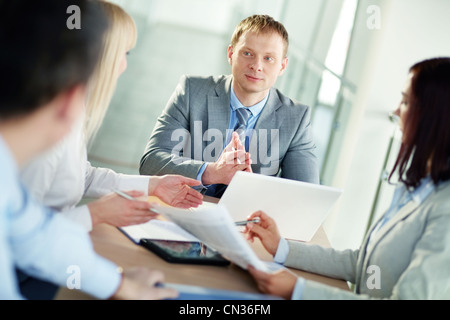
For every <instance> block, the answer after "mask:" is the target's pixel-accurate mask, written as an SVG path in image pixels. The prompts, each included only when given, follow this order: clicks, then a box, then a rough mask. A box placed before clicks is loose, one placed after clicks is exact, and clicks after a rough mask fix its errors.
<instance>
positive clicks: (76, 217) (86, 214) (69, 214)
mask: <svg viewBox="0 0 450 320" xmlns="http://www.w3.org/2000/svg"><path fill="white" fill-rule="evenodd" d="M61 214H62V215H63V216H64V217H66V218H68V219H69V220H71V221H74V222H77V223H79V224H80V225H82V226H83V227H84V228H85V229H86V230H87V231H92V217H91V212H90V211H89V208H88V206H87V205H86V204H85V205H81V206H78V207H76V208H73V209H70V210H67V211H62V212H61Z"/></svg>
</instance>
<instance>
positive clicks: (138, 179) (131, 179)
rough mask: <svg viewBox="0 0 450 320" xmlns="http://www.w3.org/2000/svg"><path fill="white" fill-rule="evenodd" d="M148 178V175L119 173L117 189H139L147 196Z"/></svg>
mask: <svg viewBox="0 0 450 320" xmlns="http://www.w3.org/2000/svg"><path fill="white" fill-rule="evenodd" d="M150 179H151V177H150V176H138V175H128V174H121V175H120V179H119V186H118V187H119V190H123V191H131V190H135V191H141V192H144V194H145V195H146V196H148V184H149V182H150Z"/></svg>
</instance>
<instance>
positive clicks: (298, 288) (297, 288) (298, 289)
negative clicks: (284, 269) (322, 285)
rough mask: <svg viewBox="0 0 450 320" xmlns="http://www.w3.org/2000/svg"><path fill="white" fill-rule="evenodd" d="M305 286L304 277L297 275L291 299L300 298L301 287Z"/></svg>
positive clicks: (301, 293)
mask: <svg viewBox="0 0 450 320" xmlns="http://www.w3.org/2000/svg"><path fill="white" fill-rule="evenodd" d="M304 287H305V279H304V278H301V277H298V278H297V282H296V283H295V287H294V291H293V292H292V296H291V299H292V300H301V299H302V295H303V288H304Z"/></svg>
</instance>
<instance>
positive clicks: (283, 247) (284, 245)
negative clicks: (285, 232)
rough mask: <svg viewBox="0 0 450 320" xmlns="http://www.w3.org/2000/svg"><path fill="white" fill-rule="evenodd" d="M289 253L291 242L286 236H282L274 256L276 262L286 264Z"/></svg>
mask: <svg viewBox="0 0 450 320" xmlns="http://www.w3.org/2000/svg"><path fill="white" fill-rule="evenodd" d="M288 255H289V244H288V242H287V240H286V239H285V238H281V239H280V243H279V244H278V248H277V252H276V253H275V256H274V257H273V260H274V261H275V262H276V263H280V264H284V262H285V261H286V259H287V257H288Z"/></svg>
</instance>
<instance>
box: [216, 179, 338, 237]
mask: <svg viewBox="0 0 450 320" xmlns="http://www.w3.org/2000/svg"><path fill="white" fill-rule="evenodd" d="M341 194H342V190H340V189H336V188H332V187H327V186H323V185H318V184H312V183H306V182H300V181H295V180H289V179H284V178H279V177H271V176H264V175H261V174H256V173H249V172H243V171H239V172H237V173H236V174H235V175H234V177H233V179H232V180H231V183H230V184H229V186H228V188H227V189H226V191H225V193H224V194H223V196H222V198H221V199H220V201H219V204H223V205H224V206H225V207H226V209H227V211H228V212H229V214H230V215H231V217H232V218H233V219H234V220H235V221H238V220H246V219H247V217H248V216H249V215H250V214H251V213H253V212H256V211H258V210H262V211H264V212H265V213H267V214H268V215H269V216H271V217H272V218H274V220H275V222H276V223H277V226H278V229H279V230H280V233H281V236H282V237H284V238H288V239H295V240H301V241H310V240H311V238H312V237H313V236H314V234H315V233H316V232H317V230H318V229H319V227H320V226H321V225H322V223H323V222H324V220H325V218H326V217H327V215H328V214H329V212H330V211H331V209H332V207H333V205H334V204H335V203H336V202H337V200H338V198H339V197H340V195H341Z"/></svg>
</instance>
